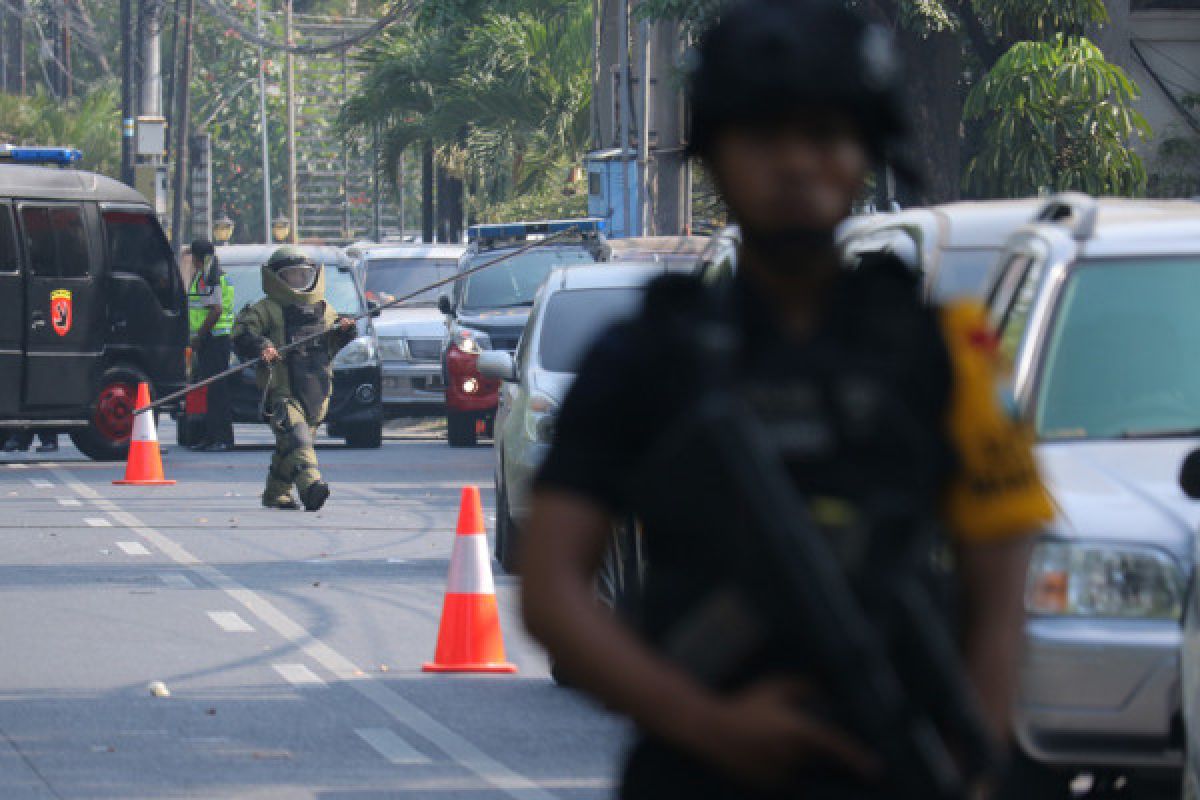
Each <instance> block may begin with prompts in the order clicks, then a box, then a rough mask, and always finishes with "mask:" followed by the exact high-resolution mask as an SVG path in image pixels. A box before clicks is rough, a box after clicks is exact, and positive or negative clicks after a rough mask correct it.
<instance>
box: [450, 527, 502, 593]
mask: <svg viewBox="0 0 1200 800" xmlns="http://www.w3.org/2000/svg"><path fill="white" fill-rule="evenodd" d="M491 559H492V556H491V554H490V553H489V552H488V542H487V534H486V533H467V534H458V535H456V536H455V537H454V552H453V553H452V554H451V556H450V577H449V578H447V579H446V593H447V594H495V593H496V584H495V583H493V582H492V563H491Z"/></svg>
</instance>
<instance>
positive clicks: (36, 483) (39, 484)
mask: <svg viewBox="0 0 1200 800" xmlns="http://www.w3.org/2000/svg"><path fill="white" fill-rule="evenodd" d="M29 482H30V483H32V484H33V488H35V489H53V488H54V484H53V483H51V482H50V481H44V480H41V479H40V478H30V479H29Z"/></svg>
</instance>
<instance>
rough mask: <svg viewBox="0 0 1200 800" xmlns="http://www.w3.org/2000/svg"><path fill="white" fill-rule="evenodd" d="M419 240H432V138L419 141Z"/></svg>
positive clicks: (427, 241)
mask: <svg viewBox="0 0 1200 800" xmlns="http://www.w3.org/2000/svg"><path fill="white" fill-rule="evenodd" d="M421 241H423V242H426V243H429V242H432V241H433V140H432V139H426V140H425V141H424V142H422V143H421Z"/></svg>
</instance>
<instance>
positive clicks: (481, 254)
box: [438, 218, 610, 447]
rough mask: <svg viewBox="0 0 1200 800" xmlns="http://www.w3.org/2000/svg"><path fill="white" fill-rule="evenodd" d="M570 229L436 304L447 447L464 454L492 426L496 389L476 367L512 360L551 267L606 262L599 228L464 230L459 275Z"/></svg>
mask: <svg viewBox="0 0 1200 800" xmlns="http://www.w3.org/2000/svg"><path fill="white" fill-rule="evenodd" d="M572 228H573V229H575V230H576V233H574V234H573V235H570V236H568V237H566V238H563V239H560V240H557V241H555V242H554V243H553V244H548V245H543V246H539V247H535V248H533V249H531V250H528V251H525V252H523V253H521V254H520V255H517V256H514V257H512V258H509V259H508V260H506V261H503V262H500V263H497V264H496V265H495V266H494V267H489V268H487V269H484V270H481V271H479V272H476V273H474V274H472V275H464V277H462V278H461V279H460V280H458V281H456V282H455V284H454V290H453V292H452V293H449V294H443V295H442V296H441V297H439V298H438V307H439V308H440V309H441V311H442V313H443V314H445V315H446V318H447V323H446V325H447V336H446V341H445V344H444V346H443V348H442V370H443V375H444V376H445V382H446V428H447V438H448V439H449V441H450V446H451V447H470V446H473V445H474V444H475V442H476V441H477V437H478V436H479V435H480V434H481V433H483V434H486V433H487V432H488V431H489V430H491V428H492V427H493V424H494V422H495V416H496V404H497V391H498V390H499V388H500V384H499V381H496V380H493V379H491V378H486V377H484V376H483V375H481V374H480V373H479V370H478V369H477V367H476V360H477V359H478V358H479V354H480V353H482V352H484V351H485V350H493V349H495V350H504V351H506V352H509V353H511V352H513V351H515V350H516V349H517V341H518V340H519V339H520V338H521V331H522V330H523V329H524V328H525V321H526V320H527V319H528V318H529V309H530V307H531V306H532V305H533V299H534V295H535V294H536V293H537V290H538V288H539V287H540V286H541V285H542V281H544V280H545V279H546V276H547V275H548V274H549V273H550V270H552V269H554V268H555V267H562V266H570V265H583V264H594V263H596V262H598V261H607V260H608V259H609V253H610V248H609V246H608V243H607V242H606V241H605V239H604V236H603V234H602V230H603V220H600V219H591V218H589V219H568V220H552V221H548V222H514V223H504V224H498V225H472V226H471V227H470V228H469V229H468V230H467V241H468V245H467V251H466V253H464V254H463V257H462V259H461V260H460V261H459V272H460V273H465V272H466V271H468V270H471V269H475V268H476V267H479V266H482V265H484V264H487V263H489V262H491V261H495V260H497V259H499V258H501V257H502V256H505V255H508V254H512V253H513V252H515V251H517V250H519V249H520V248H522V247H524V246H526V245H527V244H529V243H530V242H533V241H536V240H538V239H539V238H545V237H546V236H550V235H553V234H556V233H560V232H563V231H567V230H568V229H572Z"/></svg>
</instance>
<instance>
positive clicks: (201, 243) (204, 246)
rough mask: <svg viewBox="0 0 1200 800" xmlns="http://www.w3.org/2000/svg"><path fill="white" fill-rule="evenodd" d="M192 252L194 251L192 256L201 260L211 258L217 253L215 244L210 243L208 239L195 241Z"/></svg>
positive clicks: (193, 241)
mask: <svg viewBox="0 0 1200 800" xmlns="http://www.w3.org/2000/svg"><path fill="white" fill-rule="evenodd" d="M191 250H192V255H194V256H199V257H200V258H204V257H205V256H211V255H213V254H214V253H216V252H217V251H216V250H215V249H214V248H213V243H212V242H210V241H209V240H208V239H193V240H192V247H191Z"/></svg>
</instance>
